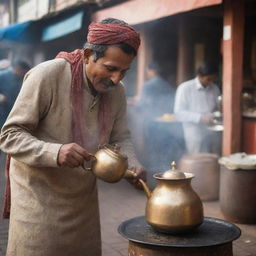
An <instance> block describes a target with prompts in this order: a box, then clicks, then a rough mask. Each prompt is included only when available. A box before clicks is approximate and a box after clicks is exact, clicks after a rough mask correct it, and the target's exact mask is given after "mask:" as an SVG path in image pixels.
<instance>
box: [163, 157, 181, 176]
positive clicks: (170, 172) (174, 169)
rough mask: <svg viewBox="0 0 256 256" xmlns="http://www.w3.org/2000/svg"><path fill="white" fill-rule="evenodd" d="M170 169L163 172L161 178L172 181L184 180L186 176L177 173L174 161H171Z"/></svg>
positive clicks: (179, 172)
mask: <svg viewBox="0 0 256 256" xmlns="http://www.w3.org/2000/svg"><path fill="white" fill-rule="evenodd" d="M171 167H172V168H171V169H170V170H168V171H166V172H164V173H163V175H162V178H165V179H173V180H179V179H185V178H186V175H185V173H184V172H182V171H179V170H177V169H176V163H175V161H173V162H172V163H171Z"/></svg>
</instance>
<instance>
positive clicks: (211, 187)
mask: <svg viewBox="0 0 256 256" xmlns="http://www.w3.org/2000/svg"><path fill="white" fill-rule="evenodd" d="M179 168H180V170H182V171H183V172H186V171H188V170H189V171H190V172H191V173H193V174H194V175H195V178H194V179H193V180H192V187H193V188H194V190H195V191H196V192H197V194H198V195H199V197H200V198H201V200H203V201H210V200H217V199H218V198H219V164H218V156H217V155H215V154H209V153H198V154H187V155H184V156H183V157H182V158H181V160H180V162H179Z"/></svg>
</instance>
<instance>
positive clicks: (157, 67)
mask: <svg viewBox="0 0 256 256" xmlns="http://www.w3.org/2000/svg"><path fill="white" fill-rule="evenodd" d="M148 69H152V70H155V71H156V72H157V73H159V72H160V71H161V68H160V65H159V64H158V63H157V62H150V63H149V64H148Z"/></svg>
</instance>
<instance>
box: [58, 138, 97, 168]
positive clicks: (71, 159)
mask: <svg viewBox="0 0 256 256" xmlns="http://www.w3.org/2000/svg"><path fill="white" fill-rule="evenodd" d="M92 157H93V155H92V154H90V153H88V152H87V151H86V150H85V149H84V148H82V147H81V146H79V145H78V144H76V143H70V144H64V145H62V147H61V148H60V151H59V155H58V164H59V165H61V166H62V165H66V166H69V167H77V166H79V165H81V164H83V162H84V160H86V161H89V160H91V158H92Z"/></svg>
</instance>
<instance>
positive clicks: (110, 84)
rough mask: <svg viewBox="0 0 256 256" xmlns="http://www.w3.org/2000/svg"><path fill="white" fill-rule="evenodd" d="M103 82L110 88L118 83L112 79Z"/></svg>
mask: <svg viewBox="0 0 256 256" xmlns="http://www.w3.org/2000/svg"><path fill="white" fill-rule="evenodd" d="M102 83H103V84H104V85H105V86H106V87H108V88H113V87H115V86H116V84H115V83H113V82H112V81H111V80H103V81H102Z"/></svg>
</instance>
